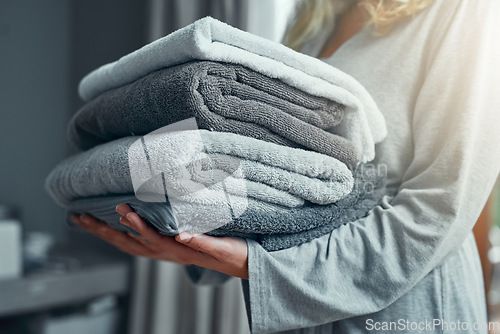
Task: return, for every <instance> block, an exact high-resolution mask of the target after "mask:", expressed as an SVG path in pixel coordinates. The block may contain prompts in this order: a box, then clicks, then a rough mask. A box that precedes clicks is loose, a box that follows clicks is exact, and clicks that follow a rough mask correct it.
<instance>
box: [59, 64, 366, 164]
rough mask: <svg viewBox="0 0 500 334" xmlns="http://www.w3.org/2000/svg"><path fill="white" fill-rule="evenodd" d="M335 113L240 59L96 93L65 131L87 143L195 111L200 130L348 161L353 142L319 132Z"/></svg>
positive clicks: (183, 68)
mask: <svg viewBox="0 0 500 334" xmlns="http://www.w3.org/2000/svg"><path fill="white" fill-rule="evenodd" d="M342 116H343V106H341V105H340V104H338V103H336V102H334V101H331V100H328V99H325V98H319V97H315V96H312V95H309V94H307V93H304V92H302V91H300V90H298V89H296V88H293V87H290V86H289V85H286V84H284V83H282V82H281V81H279V80H276V79H271V78H269V77H266V76H264V75H262V74H259V73H257V72H254V71H252V70H249V69H246V68H244V67H242V66H240V65H231V64H222V63H214V62H206V61H201V62H190V63H186V64H182V65H179V66H174V67H170V68H166V69H162V70H159V71H157V72H153V73H151V74H149V75H147V76H145V77H143V78H141V79H138V80H136V81H134V82H133V83H131V84H128V85H125V86H122V87H120V88H117V89H113V90H110V91H107V92H105V93H103V94H101V95H100V96H98V97H97V98H95V99H93V100H92V101H90V102H89V103H87V104H86V105H84V106H83V107H82V108H81V109H80V110H79V111H78V112H77V113H76V115H75V116H74V117H73V119H72V120H71V121H70V124H69V127H68V130H69V131H68V132H69V138H70V140H71V141H72V142H73V143H74V144H75V145H76V146H77V147H79V148H81V149H88V148H91V147H93V146H95V145H98V144H101V143H103V142H107V141H110V140H113V139H116V138H120V137H125V136H130V135H131V134H134V135H138V136H141V135H145V134H147V133H149V132H151V131H153V130H156V129H158V128H159V127H162V126H166V125H170V124H172V123H175V122H178V121H180V120H183V119H186V118H190V117H195V118H196V121H197V127H198V128H201V129H210V130H213V131H222V132H232V133H237V134H240V135H244V136H248V137H253V138H257V139H261V140H265V141H269V142H272V143H276V144H281V145H286V146H292V147H299V148H305V149H310V150H313V151H317V152H320V153H324V154H327V155H330V156H333V157H334V158H336V159H339V160H340V161H342V162H345V163H347V164H353V165H354V164H356V163H357V161H358V160H357V158H358V157H357V155H358V154H357V152H356V148H355V147H354V145H353V144H352V143H351V142H350V141H349V140H347V139H345V138H342V137H340V136H338V135H334V134H332V133H330V132H327V131H325V130H327V129H329V128H333V127H335V126H336V125H338V124H339V123H340V122H341V119H342ZM117 120H119V121H117Z"/></svg>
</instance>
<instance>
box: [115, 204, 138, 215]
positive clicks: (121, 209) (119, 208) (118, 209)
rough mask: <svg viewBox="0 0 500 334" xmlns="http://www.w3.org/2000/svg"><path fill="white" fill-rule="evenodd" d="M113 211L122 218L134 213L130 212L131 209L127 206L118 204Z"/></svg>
mask: <svg viewBox="0 0 500 334" xmlns="http://www.w3.org/2000/svg"><path fill="white" fill-rule="evenodd" d="M115 210H116V212H118V213H119V214H121V215H122V216H126V215H127V214H128V213H129V212H134V210H132V208H131V207H130V206H129V205H128V204H125V203H122V204H118V205H117V206H116V208H115Z"/></svg>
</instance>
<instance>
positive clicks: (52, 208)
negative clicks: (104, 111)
mask: <svg viewBox="0 0 500 334" xmlns="http://www.w3.org/2000/svg"><path fill="white" fill-rule="evenodd" d="M294 2H295V1H294V0H147V1H146V0H107V1H98V0H86V1H76V0H43V1H41V0H0V108H1V109H0V157H1V159H2V162H1V164H0V333H2V334H5V333H7V334H8V333H15V334H25V333H26V334H31V333H36V334H39V333H43V334H59V333H61V334H62V333H64V334H67V333H68V332H70V333H72V334H79V333H93V334H115V333H120V334H121V333H129V334H135V333H137V334H159V333H162V334H169V333H175V334H182V333H186V334H191V333H200V334H201V333H206V334H209V333H214V334H224V333H227V334H240V333H241V334H244V333H248V332H249V331H248V324H247V318H246V314H245V306H244V304H243V300H242V296H241V287H240V283H239V281H238V280H236V279H233V280H230V281H229V282H228V283H226V284H224V285H221V286H217V287H207V286H205V287H194V286H193V285H192V284H191V283H190V282H189V281H188V280H187V277H186V276H185V273H184V271H183V270H182V268H181V267H179V266H177V265H174V264H169V263H164V262H155V261H150V260H147V259H141V258H131V257H129V256H127V255H124V254H122V253H120V252H118V251H117V250H115V249H114V248H113V247H111V246H109V245H107V244H105V243H103V242H100V241H99V240H98V239H97V238H94V237H91V236H89V235H87V234H86V233H83V232H81V231H78V230H72V229H71V228H69V227H68V226H66V225H65V223H64V222H63V211H62V209H60V208H59V207H57V206H56V205H55V204H54V203H53V201H52V200H51V199H50V198H49V197H48V195H47V194H46V193H45V191H44V188H43V184H44V180H45V177H46V176H47V174H48V173H49V172H50V170H51V169H52V168H53V167H54V166H55V165H56V164H57V163H58V162H60V161H61V160H62V159H64V158H65V157H67V156H69V155H71V154H72V153H74V151H73V150H72V148H71V147H70V146H69V144H68V141H67V139H66V124H67V123H68V121H69V119H70V118H71V116H72V115H73V114H74V113H75V112H76V111H77V110H78V108H79V107H80V106H81V105H82V104H83V102H82V101H81V100H80V99H79V97H78V95H77V85H78V82H79V80H80V79H81V78H82V77H83V76H84V75H85V74H87V73H88V72H90V71H91V70H93V69H95V68H97V67H98V66H100V65H103V64H105V63H108V62H112V61H114V60H116V59H118V58H119V57H121V56H123V55H125V54H127V53H129V52H131V51H133V50H135V49H137V48H139V47H141V46H143V45H145V44H147V43H148V42H151V41H153V40H155V39H157V38H159V37H162V36H164V35H166V34H168V33H170V32H172V31H174V30H175V29H178V28H181V27H183V26H185V25H187V24H190V23H192V22H194V21H195V20H197V19H198V18H201V17H204V16H207V15H211V16H213V17H215V18H217V19H220V20H221V21H225V22H227V23H229V24H231V25H233V26H235V27H238V28H240V29H243V30H247V31H249V32H251V33H254V34H257V35H260V36H263V37H265V38H269V39H272V40H275V41H280V40H281V38H282V36H283V33H284V30H285V28H286V25H287V20H288V18H289V16H290V14H291V12H292V10H293V6H294ZM498 207H500V201H499V200H498V196H496V192H495V193H494V194H492V196H491V198H490V202H489V204H488V206H487V207H486V208H485V211H484V212H483V215H482V216H481V219H480V222H481V223H480V224H478V226H477V228H476V229H477V231H476V232H477V233H476V235H477V239H478V244H479V248H480V251H481V254H482V262H483V269H484V272H485V281H486V285H487V287H488V288H489V292H488V300H489V308H490V315H491V319H492V320H498V318H499V317H498V316H497V314H500V312H499V309H500V307H499V305H500V278H499V276H500V269H499V268H500V266H498V265H497V263H500V228H499V227H498V226H500V222H499V219H498V217H499V215H498V214H497V211H498V210H497V208H498ZM497 281H498V282H497Z"/></svg>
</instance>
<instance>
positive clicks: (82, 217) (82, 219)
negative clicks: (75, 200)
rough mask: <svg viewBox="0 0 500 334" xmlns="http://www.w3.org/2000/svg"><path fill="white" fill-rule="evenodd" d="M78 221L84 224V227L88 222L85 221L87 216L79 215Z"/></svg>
mask: <svg viewBox="0 0 500 334" xmlns="http://www.w3.org/2000/svg"><path fill="white" fill-rule="evenodd" d="M80 221H81V222H82V223H83V224H84V225H89V224H90V223H89V221H88V220H87V216H85V215H80Z"/></svg>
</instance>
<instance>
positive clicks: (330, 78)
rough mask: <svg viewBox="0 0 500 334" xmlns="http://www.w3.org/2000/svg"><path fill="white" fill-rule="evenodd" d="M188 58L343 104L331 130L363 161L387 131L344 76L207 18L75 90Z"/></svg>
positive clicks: (100, 88)
mask: <svg viewBox="0 0 500 334" xmlns="http://www.w3.org/2000/svg"><path fill="white" fill-rule="evenodd" d="M192 60H213V61H221V62H228V63H234V64H240V65H243V66H245V67H248V68H250V69H252V70H254V71H257V72H259V73H262V74H264V75H266V76H268V77H270V78H276V79H278V80H281V81H283V82H285V83H287V84H288V85H290V86H293V87H296V88H298V89H300V90H302V91H304V92H307V93H309V94H311V95H314V96H319V97H324V98H327V99H330V100H333V101H337V102H338V103H340V104H342V105H345V106H346V114H345V121H344V122H342V124H340V125H339V126H338V127H335V128H334V129H332V131H333V132H334V133H336V134H338V135H340V136H342V137H345V138H347V139H349V140H350V141H351V142H353V144H354V145H355V147H356V148H357V149H358V154H359V159H360V160H361V161H363V162H365V161H370V160H372V159H373V158H374V156H375V148H374V144H375V143H378V142H380V141H382V140H383V138H384V137H385V136H386V134H387V129H386V125H385V121H384V118H383V116H382V114H381V113H380V111H379V109H378V108H377V106H376V104H375V102H374V100H373V98H372V97H371V96H370V94H369V93H368V92H367V91H366V90H365V88H364V87H363V86H362V85H361V84H360V83H359V82H358V81H356V80H355V79H354V78H352V77H351V76H349V75H348V74H346V73H343V72H342V71H340V70H338V69H336V68H334V67H332V66H330V65H328V64H326V63H324V62H322V61H320V60H318V59H315V58H313V57H309V56H306V55H303V54H300V53H298V52H295V51H293V50H291V49H289V48H287V47H285V46H283V45H281V44H278V43H275V42H272V41H269V40H267V39H264V38H261V37H258V36H255V35H252V34H250V33H247V32H244V31H241V30H238V29H236V28H234V27H231V26H229V25H227V24H225V23H222V22H220V21H217V20H215V19H213V18H211V17H206V18H203V19H200V20H198V21H196V22H195V23H193V24H191V25H188V26H186V27H184V28H182V29H179V30H177V31H175V32H174V33H172V34H170V35H167V36H165V37H163V38H161V39H159V40H157V41H154V42H153V43H150V44H148V45H146V46H144V47H142V48H141V49H138V50H136V51H134V52H132V53H130V54H128V55H125V56H123V57H122V58H120V59H119V60H117V61H115V62H113V63H109V64H106V65H104V66H101V67H100V68H98V69H96V70H94V71H93V72H91V73H90V74H88V75H87V76H86V77H85V78H83V79H82V81H81V82H80V86H79V93H80V96H81V97H82V98H83V99H84V100H86V101H88V100H90V99H92V98H95V97H96V96H98V95H99V94H101V93H103V92H104V91H107V90H110V89H112V88H116V87H120V86H123V85H126V84H129V83H132V82H133V81H135V80H137V79H139V78H141V77H144V76H146V75H147V74H150V73H152V72H154V71H157V70H159V69H162V68H165V67H171V66H174V65H177V64H181V63H185V62H188V61H192Z"/></svg>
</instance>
